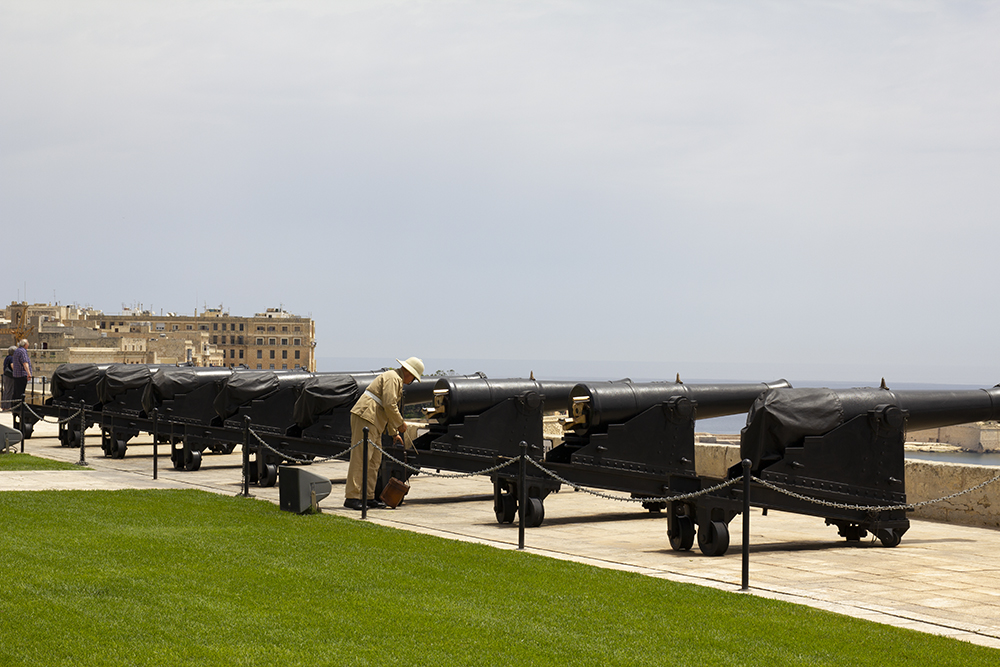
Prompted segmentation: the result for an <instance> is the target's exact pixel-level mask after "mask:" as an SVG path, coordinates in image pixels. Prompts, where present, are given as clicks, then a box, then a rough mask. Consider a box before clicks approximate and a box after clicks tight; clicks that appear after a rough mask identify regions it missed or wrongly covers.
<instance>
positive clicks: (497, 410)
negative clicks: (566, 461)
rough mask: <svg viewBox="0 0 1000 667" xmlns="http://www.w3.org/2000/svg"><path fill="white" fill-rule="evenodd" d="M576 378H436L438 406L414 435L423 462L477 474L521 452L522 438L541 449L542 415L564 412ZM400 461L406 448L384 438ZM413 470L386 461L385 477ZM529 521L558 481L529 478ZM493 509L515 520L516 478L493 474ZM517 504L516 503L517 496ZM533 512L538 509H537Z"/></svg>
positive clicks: (435, 404) (428, 411) (402, 476)
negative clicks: (420, 431)
mask: <svg viewBox="0 0 1000 667" xmlns="http://www.w3.org/2000/svg"><path fill="white" fill-rule="evenodd" d="M575 385H576V383H575V382H561V381H547V380H524V379H499V380H490V379H487V378H486V377H485V376H471V377H448V378H441V379H440V380H438V381H437V383H436V385H435V388H434V391H433V404H432V406H431V407H429V408H425V410H424V412H425V415H426V416H427V417H428V419H429V424H428V428H427V431H426V432H425V433H423V434H422V435H420V436H418V437H417V438H414V441H413V444H414V447H415V448H416V451H417V452H418V454H419V455H418V457H417V461H418V462H419V464H420V466H422V467H428V468H440V469H446V470H455V471H459V472H476V471H478V470H483V469H485V468H488V467H491V466H493V465H495V464H497V463H500V462H502V461H503V460H504V459H512V458H516V457H518V456H520V454H521V448H520V443H521V442H522V441H524V442H527V443H529V444H531V445H532V446H536V447H539V448H540V447H541V445H542V441H543V437H542V415H543V411H545V410H547V409H548V410H553V411H556V410H563V409H565V406H566V403H567V401H568V399H569V393H570V391H571V390H572V388H573V387H574V386H575ZM383 445H384V448H385V447H388V449H387V451H390V453H391V454H393V456H394V457H395V458H397V459H402V458H403V457H404V455H405V453H404V451H403V449H402V448H400V447H399V446H397V445H394V444H392V443H388V442H383ZM411 474H412V471H410V470H407V469H406V468H404V467H402V466H400V465H398V464H396V463H394V462H393V461H391V460H390V459H387V458H386V459H383V462H382V471H381V481H383V482H384V481H387V480H388V478H389V477H396V478H399V479H402V480H406V479H408V478H409V476H410V475H411ZM527 486H528V492H529V497H530V498H534V499H535V500H532V501H529V504H528V511H529V524H530V523H532V522H538V523H540V522H541V512H542V511H543V508H542V505H541V499H542V498H544V497H545V496H546V495H548V493H550V492H551V491H553V490H555V489H558V488H559V485H558V483H557V482H553V481H552V480H549V479H547V478H541V477H532V479H531V481H530V482H529V484H528V485H527ZM493 487H494V509H495V510H496V514H497V518H498V520H506V521H508V522H509V521H512V520H513V516H514V515H515V514H516V512H517V504H516V482H515V480H514V479H513V478H512V477H509V476H505V475H499V474H498V475H494V477H493ZM511 499H514V500H513V505H512V500H511ZM532 510H535V511H534V512H532Z"/></svg>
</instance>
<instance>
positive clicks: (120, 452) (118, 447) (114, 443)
mask: <svg viewBox="0 0 1000 667" xmlns="http://www.w3.org/2000/svg"><path fill="white" fill-rule="evenodd" d="M126 449H128V446H127V445H126V444H125V441H124V440H122V439H121V438H112V439H111V458H113V459H123V458H125V450H126Z"/></svg>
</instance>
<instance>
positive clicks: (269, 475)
mask: <svg viewBox="0 0 1000 667" xmlns="http://www.w3.org/2000/svg"><path fill="white" fill-rule="evenodd" d="M277 481H278V466H276V465H275V464H273V463H266V464H264V471H263V472H262V473H261V474H260V479H258V480H257V486H262V487H271V486H274V485H275V483H276V482H277Z"/></svg>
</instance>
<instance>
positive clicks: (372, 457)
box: [344, 414, 382, 500]
mask: <svg viewBox="0 0 1000 667" xmlns="http://www.w3.org/2000/svg"><path fill="white" fill-rule="evenodd" d="M366 426H367V427H368V500H372V499H374V498H375V483H376V481H378V469H379V466H380V465H382V452H380V451H379V450H377V449H375V443H378V444H379V445H380V446H381V444H382V434H381V433H376V432H375V425H374V424H372V423H371V422H368V421H365V420H364V419H362V418H361V417H359V416H357V415H355V414H352V415H351V444H352V445H353V444H354V443H356V442H361V440H362V439H364V437H365V434H364V429H365V427H366ZM363 447H364V445H358V446H357V447H355V448H354V449H353V450H352V451H351V463H350V465H349V466H348V468H347V489H346V490H345V493H344V495H345V496H346V498H347V499H348V500H350V499H352V498H354V499H357V500H360V499H361V473H362V468H363V467H364V456H363V454H362V452H363V451H364V450H363Z"/></svg>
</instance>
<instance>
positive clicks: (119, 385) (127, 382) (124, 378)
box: [97, 364, 156, 403]
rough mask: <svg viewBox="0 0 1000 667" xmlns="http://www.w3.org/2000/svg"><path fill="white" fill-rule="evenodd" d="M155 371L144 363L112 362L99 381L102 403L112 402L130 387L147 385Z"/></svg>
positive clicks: (98, 390) (154, 368)
mask: <svg viewBox="0 0 1000 667" xmlns="http://www.w3.org/2000/svg"><path fill="white" fill-rule="evenodd" d="M155 371H156V367H152V368H151V367H149V366H146V365H144V364H112V365H110V366H108V370H107V371H105V372H104V377H103V378H101V381H100V382H98V383H97V396H98V398H100V399H101V403H110V402H111V401H113V400H114V399H115V397H116V396H118V395H120V394H122V393H124V392H126V391H128V390H129V389H135V388H137V387H144V386H146V383H148V382H149V379H150V378H151V377H152V376H153V373H154V372H155Z"/></svg>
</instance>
